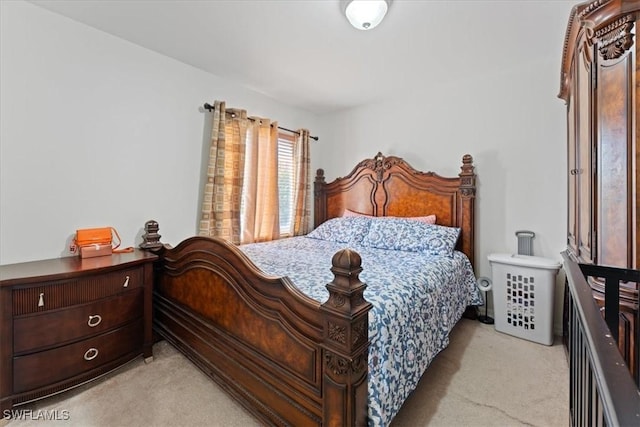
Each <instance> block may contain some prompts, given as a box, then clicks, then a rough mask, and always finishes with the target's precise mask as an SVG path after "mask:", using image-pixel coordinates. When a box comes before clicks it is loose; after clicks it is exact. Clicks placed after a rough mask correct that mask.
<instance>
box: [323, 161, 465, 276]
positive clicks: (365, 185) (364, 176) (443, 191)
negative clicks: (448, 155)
mask: <svg viewBox="0 0 640 427" xmlns="http://www.w3.org/2000/svg"><path fill="white" fill-rule="evenodd" d="M461 170H462V171H461V172H460V174H459V175H458V176H457V177H451V178H446V177H442V176H440V175H438V174H436V173H434V172H420V171H417V170H415V169H414V168H413V167H411V166H410V165H409V164H408V163H407V162H406V161H404V160H403V159H402V158H400V157H395V156H389V157H386V156H384V155H382V154H381V153H378V154H377V155H376V156H375V157H374V158H372V159H365V160H363V161H361V162H360V163H358V165H357V166H356V167H355V168H354V169H353V170H352V171H351V173H350V174H349V175H347V176H345V177H342V178H336V179H335V180H334V181H332V182H330V183H326V182H325V178H324V170H322V169H318V171H317V173H316V179H315V183H314V186H315V187H314V189H315V212H314V215H315V218H314V223H315V226H316V227H317V226H318V225H320V224H321V223H323V222H324V221H326V220H328V219H331V218H335V217H339V216H342V214H343V213H344V210H345V209H349V210H351V211H354V212H359V213H362V214H366V215H372V216H398V217H412V216H426V215H431V214H435V215H436V218H437V223H438V224H440V225H446V226H450V227H459V228H460V229H461V232H460V239H459V240H458V246H457V249H458V250H460V251H462V252H464V253H465V254H466V255H467V256H468V257H469V260H470V261H471V264H472V265H473V264H474V222H475V220H474V199H475V194H476V175H475V172H474V167H473V158H472V157H471V156H470V155H468V154H466V155H464V156H463V157H462V166H461Z"/></svg>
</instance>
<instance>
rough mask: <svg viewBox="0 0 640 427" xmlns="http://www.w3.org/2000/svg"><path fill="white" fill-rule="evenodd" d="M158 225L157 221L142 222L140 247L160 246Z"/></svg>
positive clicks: (151, 247)
mask: <svg viewBox="0 0 640 427" xmlns="http://www.w3.org/2000/svg"><path fill="white" fill-rule="evenodd" d="M159 229H160V226H159V225H158V222H157V221H154V220H149V221H147V222H145V223H144V234H143V235H142V243H141V244H140V247H141V248H142V249H151V250H153V249H157V248H160V247H162V243H161V242H160V237H162V236H160V234H158V230H159Z"/></svg>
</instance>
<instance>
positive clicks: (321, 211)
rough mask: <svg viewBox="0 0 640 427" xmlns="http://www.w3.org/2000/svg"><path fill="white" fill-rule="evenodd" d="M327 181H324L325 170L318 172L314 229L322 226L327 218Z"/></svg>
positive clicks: (314, 204)
mask: <svg viewBox="0 0 640 427" xmlns="http://www.w3.org/2000/svg"><path fill="white" fill-rule="evenodd" d="M326 184H327V183H326V181H325V180H324V169H318V170H317V171H316V179H315V181H314V183H313V198H314V203H313V206H314V211H313V214H314V215H313V227H314V228H315V227H317V226H319V225H320V224H322V223H323V222H324V221H325V219H326V218H327V196H326V194H325V186H326Z"/></svg>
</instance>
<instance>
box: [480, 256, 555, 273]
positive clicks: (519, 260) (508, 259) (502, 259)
mask: <svg viewBox="0 0 640 427" xmlns="http://www.w3.org/2000/svg"><path fill="white" fill-rule="evenodd" d="M487 258H488V259H489V262H492V263H493V262H495V263H498V264H508V265H518V266H521V267H533V268H545V269H548V270H558V269H559V268H560V266H561V265H562V264H561V263H560V262H559V261H555V260H552V259H549V258H542V257H539V256H532V255H519V254H490V255H489V256H488V257H487Z"/></svg>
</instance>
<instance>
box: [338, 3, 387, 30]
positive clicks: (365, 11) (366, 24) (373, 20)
mask: <svg viewBox="0 0 640 427" xmlns="http://www.w3.org/2000/svg"><path fill="white" fill-rule="evenodd" d="M340 3H341V6H342V10H343V11H344V14H345V15H346V16H347V19H348V20H349V22H350V23H351V25H353V26H354V27H355V28H357V29H358V30H371V29H372V28H375V27H377V26H378V24H379V23H380V22H382V19H383V18H384V16H385V15H386V14H387V9H388V8H389V4H390V3H391V0H342V1H341V2H340Z"/></svg>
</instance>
